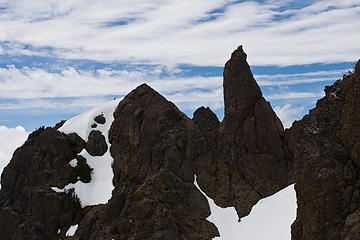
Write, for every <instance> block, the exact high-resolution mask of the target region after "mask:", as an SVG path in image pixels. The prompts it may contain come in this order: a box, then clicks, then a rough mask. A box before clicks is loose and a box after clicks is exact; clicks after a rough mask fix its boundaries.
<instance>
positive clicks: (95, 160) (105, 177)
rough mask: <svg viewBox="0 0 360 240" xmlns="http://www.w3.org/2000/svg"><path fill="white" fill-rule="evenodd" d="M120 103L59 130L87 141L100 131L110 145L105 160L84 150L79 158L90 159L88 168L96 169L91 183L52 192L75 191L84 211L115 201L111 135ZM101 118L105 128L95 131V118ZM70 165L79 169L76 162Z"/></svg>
mask: <svg viewBox="0 0 360 240" xmlns="http://www.w3.org/2000/svg"><path fill="white" fill-rule="evenodd" d="M119 102H120V99H118V100H114V101H111V102H108V103H106V104H104V105H102V106H100V107H97V108H94V109H92V110H90V111H87V112H85V113H82V114H80V115H78V116H75V117H73V118H71V119H69V120H67V121H66V122H65V123H64V125H63V126H62V127H61V128H59V131H61V132H63V133H66V134H70V133H77V134H78V135H79V136H80V137H81V138H82V139H84V140H85V141H87V140H88V136H89V133H90V132H91V131H92V130H99V131H100V132H101V133H102V135H104V137H105V141H106V144H107V145H108V150H107V152H106V153H105V154H104V155H103V156H91V155H90V154H89V153H88V152H87V151H86V149H83V150H82V152H81V153H80V154H79V155H81V156H83V157H84V158H86V161H87V164H88V165H89V166H90V167H91V168H93V169H94V170H93V171H92V172H91V181H90V183H83V182H81V181H77V182H76V183H74V184H73V183H70V184H68V185H66V186H65V188H64V189H58V188H56V187H52V189H53V190H54V191H56V192H62V191H64V190H69V189H71V188H74V189H75V193H76V195H77V196H78V197H79V199H80V202H81V206H82V207H86V206H89V205H97V204H101V203H107V201H108V200H109V199H110V198H111V192H112V190H113V189H114V186H113V183H112V179H113V176H114V174H113V171H112V167H111V164H112V162H113V160H114V159H113V158H112V157H111V155H110V143H109V138H108V135H109V130H110V127H111V124H112V122H113V121H114V117H113V113H114V111H115V109H116V107H117V105H118V104H119ZM100 114H102V115H103V116H104V117H105V120H106V122H105V124H97V127H96V128H92V127H91V125H92V124H93V123H95V121H94V118H95V117H96V116H98V115H100ZM70 164H71V166H76V164H77V163H76V160H75V161H74V160H72V161H70Z"/></svg>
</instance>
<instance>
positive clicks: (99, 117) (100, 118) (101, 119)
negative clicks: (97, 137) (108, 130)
mask: <svg viewBox="0 0 360 240" xmlns="http://www.w3.org/2000/svg"><path fill="white" fill-rule="evenodd" d="M94 121H95V122H97V123H98V124H104V123H105V122H106V120H105V118H104V115H103V114H100V115H97V116H96V117H95V118H94Z"/></svg>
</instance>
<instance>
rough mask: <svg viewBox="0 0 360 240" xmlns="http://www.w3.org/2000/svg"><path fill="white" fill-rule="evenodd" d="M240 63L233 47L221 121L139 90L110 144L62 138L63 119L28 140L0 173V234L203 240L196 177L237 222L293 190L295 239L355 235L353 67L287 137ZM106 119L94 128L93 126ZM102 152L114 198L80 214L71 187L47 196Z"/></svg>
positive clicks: (210, 232) (358, 86)
mask: <svg viewBox="0 0 360 240" xmlns="http://www.w3.org/2000/svg"><path fill="white" fill-rule="evenodd" d="M246 57H247V56H246V54H245V53H244V51H243V49H242V47H239V48H238V49H237V50H236V51H235V52H234V53H233V54H232V56H231V59H230V60H229V61H228V62H227V63H226V65H225V68H224V103H225V116H224V120H223V121H222V122H220V121H219V120H218V118H217V117H216V115H215V114H214V113H213V112H212V111H211V110H210V109H209V108H205V107H201V108H199V109H197V110H196V111H195V112H194V116H193V118H192V119H190V118H188V117H187V116H186V115H184V114H183V113H182V112H181V111H180V110H179V109H178V108H177V107H176V106H175V105H174V104H173V103H171V102H169V101H167V100H166V99H165V98H164V97H162V96H161V95H160V94H159V93H157V92H156V91H155V90H153V89H152V88H151V87H149V86H148V85H146V84H143V85H141V86H139V87H137V88H136V89H135V90H133V91H132V92H131V93H129V94H128V95H127V96H126V97H125V98H124V99H123V100H122V101H121V102H120V103H119V105H118V106H117V108H116V110H115V112H114V121H113V122H112V126H111V128H110V131H109V136H106V137H108V139H109V143H110V145H109V146H108V145H107V142H106V141H105V136H104V135H102V133H101V132H100V131H98V130H92V131H91V128H90V130H89V132H90V131H91V132H90V134H89V137H88V140H87V142H85V141H84V140H82V139H81V138H80V137H79V136H78V135H77V134H75V133H71V134H67V135H66V134H64V133H61V132H59V131H57V129H58V128H59V127H60V126H61V125H62V124H63V122H62V123H61V124H58V125H57V126H56V127H55V128H46V129H44V128H40V129H39V130H37V131H36V132H34V133H32V134H31V135H30V136H29V139H28V140H27V142H26V143H25V144H24V145H23V146H22V147H20V148H19V149H17V150H16V151H15V153H14V156H13V158H12V160H11V162H10V163H9V165H8V166H7V167H6V168H5V169H4V172H3V174H2V181H1V182H2V189H1V190H0V226H2V227H1V228H0V236H1V237H3V238H4V239H14V240H18V239H19V240H20V239H64V238H65V233H66V231H67V229H68V228H69V227H70V226H71V225H75V224H78V225H79V227H78V229H77V231H76V234H75V236H73V237H71V239H80V240H83V239H84V240H85V239H86V240H87V239H90V240H92V239H94V240H95V239H116V240H120V239H121V240H125V239H131V240H140V239H141V240H143V239H158V240H160V239H179V240H190V239H191V240H192V239H197V240H198V239H199V240H209V239H212V238H214V237H215V236H218V235H219V232H218V230H217V228H216V226H215V225H214V224H213V223H211V222H209V221H208V220H207V217H208V216H209V215H210V209H209V205H208V202H207V200H206V198H205V196H203V194H202V193H201V192H200V191H199V190H198V189H197V188H196V187H195V185H194V176H195V175H196V176H197V182H198V185H199V186H200V188H201V189H202V190H203V191H204V192H205V193H206V194H207V195H208V196H210V197H211V198H212V199H214V201H215V202H216V204H217V205H219V206H221V207H228V206H234V207H235V208H236V210H237V213H238V216H239V218H241V217H243V216H246V215H247V214H248V213H249V212H250V210H251V208H252V206H253V205H254V204H255V203H256V202H257V201H258V200H260V199H261V198H264V197H267V196H269V195H271V194H273V193H275V192H277V191H279V190H280V189H282V188H284V187H286V186H287V185H289V184H292V183H294V182H296V185H295V187H296V191H297V200H298V213H297V219H296V221H295V222H294V224H293V226H292V239H294V240H305V239H306V240H307V239H346V240H356V239H359V229H360V215H359V214H360V208H359V207H360V180H359V176H360V170H359V169H360V144H359V142H360V141H359V140H360V139H359V138H360V110H359V109H360V108H358V107H357V106H359V104H360V102H359V101H360V80H359V75H360V74H359V73H360V72H359V67H360V63H358V64H357V65H356V68H355V71H354V73H352V74H349V75H348V76H345V77H344V79H343V80H341V81H337V82H335V84H334V85H333V86H331V87H327V88H326V89H325V91H326V96H325V97H324V98H323V99H321V100H319V102H318V103H317V106H316V108H315V109H313V110H311V111H310V113H309V115H307V116H305V117H304V118H303V119H302V120H301V121H297V122H295V123H294V125H293V127H292V128H291V129H288V130H285V131H284V130H283V127H282V124H281V122H280V120H279V119H278V118H277V116H276V114H275V113H274V111H273V110H272V109H271V106H270V104H269V103H268V102H267V101H266V100H265V99H264V98H263V96H262V93H261V90H260V88H259V86H258V85H257V83H256V81H255V80H254V78H253V75H252V73H251V71H250V67H249V65H248V64H247V62H246ZM108 119H109V117H108V116H107V119H106V120H105V118H104V117H103V116H101V115H98V116H96V118H95V119H91V121H92V120H94V121H95V122H96V123H97V124H100V125H99V128H100V126H102V125H103V124H105V123H106V124H108V123H110V121H109V120H108ZM108 121H109V122H108ZM96 123H94V125H93V126H92V128H97V127H98V125H97V124H96ZM106 124H105V125H106ZM106 139H107V138H106ZM108 148H110V152H111V156H112V157H113V159H114V161H113V164H112V170H113V173H114V177H113V186H114V190H113V192H112V196H111V198H110V199H109V201H108V202H107V203H106V204H98V205H95V206H87V207H84V208H82V207H81V205H80V202H79V199H78V198H77V197H76V195H75V193H74V192H73V190H70V191H68V192H63V193H61V192H55V191H53V189H52V188H51V187H58V188H63V187H64V186H65V185H68V184H69V183H71V182H72V183H74V182H76V181H82V182H83V183H88V182H90V183H91V181H93V179H92V178H91V171H92V169H91V168H90V167H89V166H88V165H87V164H86V159H85V158H84V157H83V156H81V155H79V153H80V152H81V151H84V149H86V151H87V152H88V153H89V154H90V155H92V156H101V155H103V154H105V153H106V152H107V150H108ZM106 154H108V153H106ZM87 156H89V155H87ZM104 156H105V155H104ZM74 159H77V160H76V162H77V165H76V166H74V165H73V161H75V160H74Z"/></svg>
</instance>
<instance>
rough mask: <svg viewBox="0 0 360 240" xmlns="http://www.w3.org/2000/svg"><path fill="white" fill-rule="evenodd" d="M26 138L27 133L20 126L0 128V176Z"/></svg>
mask: <svg viewBox="0 0 360 240" xmlns="http://www.w3.org/2000/svg"><path fill="white" fill-rule="evenodd" d="M27 137H28V133H27V132H26V131H25V129H24V128H23V127H21V126H17V127H16V128H7V127H5V126H0V143H1V144H0V176H1V174H2V171H3V169H4V167H6V165H8V163H9V162H10V159H11V157H12V154H13V152H14V151H15V149H16V148H18V147H20V146H21V144H23V143H24V142H25V141H26V139H27ZM0 184H1V178H0ZM0 189H1V185H0Z"/></svg>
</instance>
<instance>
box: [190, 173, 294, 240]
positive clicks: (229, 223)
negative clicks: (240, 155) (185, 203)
mask: <svg viewBox="0 0 360 240" xmlns="http://www.w3.org/2000/svg"><path fill="white" fill-rule="evenodd" d="M194 184H195V186H196V187H197V188H198V189H199V190H200V192H201V193H202V194H204V196H206V198H207V200H208V202H209V206H210V210H211V215H210V216H209V217H208V218H207V220H208V221H210V222H213V223H214V224H215V225H216V227H217V228H218V230H219V233H220V237H216V238H214V239H216V240H238V239H246V240H259V239H260V240H268V239H277V240H289V239H291V224H292V223H293V222H294V220H295V218H296V209H297V204H296V192H295V189H294V184H293V185H290V186H288V187H286V188H284V189H282V190H281V191H279V192H277V193H275V194H274V195H272V196H269V197H267V198H264V199H261V200H260V201H259V202H258V203H257V204H256V205H254V206H253V208H252V210H251V212H250V214H249V215H248V216H246V217H244V218H242V219H241V222H238V216H237V213H236V210H235V208H234V207H228V208H221V207H219V206H217V205H216V204H215V202H214V200H212V199H211V198H209V197H208V196H207V195H206V194H205V193H204V192H203V191H201V189H200V187H199V185H198V184H197V181H196V176H195V182H194Z"/></svg>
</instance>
